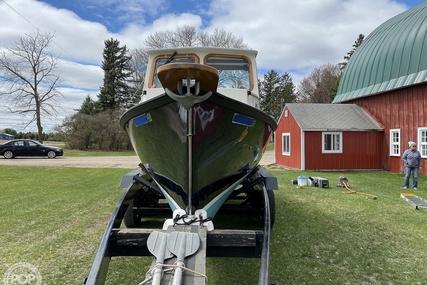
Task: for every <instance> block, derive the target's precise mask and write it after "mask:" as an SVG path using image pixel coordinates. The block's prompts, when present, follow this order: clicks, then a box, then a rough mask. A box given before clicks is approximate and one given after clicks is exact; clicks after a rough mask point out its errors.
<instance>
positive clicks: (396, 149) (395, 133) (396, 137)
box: [390, 129, 400, 156]
mask: <svg viewBox="0 0 427 285" xmlns="http://www.w3.org/2000/svg"><path fill="white" fill-rule="evenodd" d="M390 156H400V129H390Z"/></svg>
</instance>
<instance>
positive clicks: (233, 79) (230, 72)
mask: <svg viewBox="0 0 427 285" xmlns="http://www.w3.org/2000/svg"><path fill="white" fill-rule="evenodd" d="M206 64H207V65H210V66H212V67H215V68H216V69H217V70H218V73H219V80H218V88H241V89H250V77H249V65H250V64H249V61H248V60H247V59H245V58H235V57H220V56H210V57H208V58H207V61H206Z"/></svg>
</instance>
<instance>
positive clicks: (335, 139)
mask: <svg viewBox="0 0 427 285" xmlns="http://www.w3.org/2000/svg"><path fill="white" fill-rule="evenodd" d="M322 152H323V153H342V133H341V132H323V133H322Z"/></svg>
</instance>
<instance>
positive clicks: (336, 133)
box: [322, 132, 343, 153]
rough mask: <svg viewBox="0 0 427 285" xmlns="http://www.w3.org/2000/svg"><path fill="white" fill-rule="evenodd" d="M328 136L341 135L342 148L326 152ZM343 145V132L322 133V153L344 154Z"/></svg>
mask: <svg viewBox="0 0 427 285" xmlns="http://www.w3.org/2000/svg"><path fill="white" fill-rule="evenodd" d="M326 135H339V138H340V141H339V144H340V148H339V149H337V150H326V149H325V136H326ZM342 150H343V145H342V132H322V153H342Z"/></svg>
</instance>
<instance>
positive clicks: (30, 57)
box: [0, 32, 62, 141]
mask: <svg viewBox="0 0 427 285" xmlns="http://www.w3.org/2000/svg"><path fill="white" fill-rule="evenodd" d="M53 37H54V35H53V34H50V33H40V32H37V33H35V34H26V35H25V36H19V38H18V39H17V41H15V42H14V44H13V45H12V47H11V48H9V49H7V50H6V51H3V52H2V53H0V76H1V80H0V96H6V97H7V98H8V99H9V100H10V102H11V103H12V104H11V106H10V107H9V110H10V111H11V112H13V113H19V114H22V115H25V114H31V115H32V117H31V118H30V119H29V121H28V122H26V123H25V124H26V125H25V127H27V126H29V125H30V124H31V123H33V122H35V123H36V125H37V133H38V140H39V141H43V124H42V117H43V115H47V116H53V115H54V114H56V113H57V108H59V104H58V103H59V102H58V98H59V97H61V96H62V95H61V93H60V92H59V91H58V90H57V88H56V87H57V85H58V84H59V76H58V75H57V74H56V68H57V65H58V59H57V58H56V57H54V56H53V55H52V54H51V53H49V50H48V48H49V45H50V44H51V42H52V39H53Z"/></svg>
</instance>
